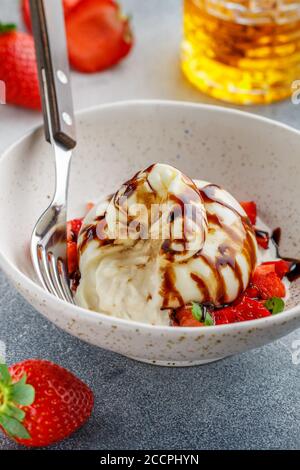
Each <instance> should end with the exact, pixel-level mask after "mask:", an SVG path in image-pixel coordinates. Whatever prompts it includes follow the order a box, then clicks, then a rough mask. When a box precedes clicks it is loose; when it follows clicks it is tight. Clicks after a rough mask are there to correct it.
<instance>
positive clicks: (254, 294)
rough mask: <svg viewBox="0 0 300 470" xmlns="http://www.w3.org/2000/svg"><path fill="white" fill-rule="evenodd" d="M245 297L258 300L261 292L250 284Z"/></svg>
mask: <svg viewBox="0 0 300 470" xmlns="http://www.w3.org/2000/svg"><path fill="white" fill-rule="evenodd" d="M243 295H244V296H245V297H249V298H250V299H258V298H259V295H260V294H259V290H258V289H257V288H256V287H253V286H252V285H251V284H250V286H249V287H247V289H246V290H245V292H244V294H243Z"/></svg>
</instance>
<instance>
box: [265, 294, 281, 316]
mask: <svg viewBox="0 0 300 470" xmlns="http://www.w3.org/2000/svg"><path fill="white" fill-rule="evenodd" d="M264 305H265V307H266V308H267V309H268V310H269V312H271V313H272V315H277V313H281V312H283V310H284V301H283V300H282V299H281V298H280V297H271V298H270V299H268V300H266V302H265V303H264Z"/></svg>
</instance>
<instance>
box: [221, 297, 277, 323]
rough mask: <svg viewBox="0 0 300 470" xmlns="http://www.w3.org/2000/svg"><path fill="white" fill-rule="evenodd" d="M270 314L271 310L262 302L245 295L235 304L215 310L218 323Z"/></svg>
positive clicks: (234, 321) (245, 319) (254, 318)
mask: <svg viewBox="0 0 300 470" xmlns="http://www.w3.org/2000/svg"><path fill="white" fill-rule="evenodd" d="M270 315H271V314H270V312H269V310H267V309H266V307H264V305H262V303H261V302H258V301H257V300H253V299H249V298H248V297H243V298H242V299H241V301H240V302H239V303H237V304H236V305H234V306H230V307H225V308H222V309H220V310H215V311H214V312H213V316H214V320H215V324H216V325H224V324H228V323H237V322H242V321H248V320H256V319H257V318H264V317H269V316H270Z"/></svg>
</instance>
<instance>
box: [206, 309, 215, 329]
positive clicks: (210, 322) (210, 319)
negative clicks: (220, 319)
mask: <svg viewBox="0 0 300 470" xmlns="http://www.w3.org/2000/svg"><path fill="white" fill-rule="evenodd" d="M204 325H205V326H213V325H214V320H213V317H212V316H211V314H210V313H209V312H206V314H205V320H204Z"/></svg>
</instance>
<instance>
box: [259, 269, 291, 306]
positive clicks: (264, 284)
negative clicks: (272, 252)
mask: <svg viewBox="0 0 300 470" xmlns="http://www.w3.org/2000/svg"><path fill="white" fill-rule="evenodd" d="M251 284H252V286H253V287H255V288H256V289H257V290H258V291H259V295H260V297H261V298H262V299H265V300H267V299H269V298H270V297H285V286H284V284H283V283H282V282H281V279H280V277H279V276H278V275H277V274H276V272H275V266H274V264H265V265H260V266H258V267H257V268H256V269H255V271H254V274H253V276H252V283H251Z"/></svg>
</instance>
